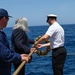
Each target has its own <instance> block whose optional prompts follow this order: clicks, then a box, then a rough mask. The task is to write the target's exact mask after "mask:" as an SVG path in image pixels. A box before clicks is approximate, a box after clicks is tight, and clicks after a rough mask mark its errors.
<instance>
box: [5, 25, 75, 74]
mask: <svg viewBox="0 0 75 75" xmlns="http://www.w3.org/2000/svg"><path fill="white" fill-rule="evenodd" d="M48 27H49V26H48V25H47V26H46V25H45V26H29V32H28V33H27V35H28V37H29V38H30V39H35V38H37V37H38V36H42V35H43V34H44V33H45V32H46V31H47V29H48ZM62 27H63V28H64V30H65V47H66V49H67V57H66V61H65V65H64V75H75V24H67V25H62ZM4 31H5V33H6V34H7V37H8V41H9V43H10V44H11V33H12V27H7V28H5V29H4ZM10 46H11V45H10ZM51 53H52V51H50V52H49V53H48V54H47V55H46V56H37V54H33V55H32V56H33V59H32V62H31V63H27V64H26V69H25V71H26V74H25V75H53V70H52V55H51ZM11 71H12V74H13V72H14V67H13V64H12V68H11Z"/></svg>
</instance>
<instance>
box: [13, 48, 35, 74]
mask: <svg viewBox="0 0 75 75" xmlns="http://www.w3.org/2000/svg"><path fill="white" fill-rule="evenodd" d="M34 51H35V49H34V50H32V51H31V52H30V53H29V55H28V57H30V56H31V55H32V54H33V53H34ZM24 64H26V61H23V62H22V63H21V64H20V65H19V67H18V68H17V69H16V71H15V72H14V73H13V75H17V74H18V73H19V71H20V70H21V69H22V67H23V66H24Z"/></svg>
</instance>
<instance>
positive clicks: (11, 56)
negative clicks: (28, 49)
mask: <svg viewBox="0 0 75 75" xmlns="http://www.w3.org/2000/svg"><path fill="white" fill-rule="evenodd" d="M9 17H11V16H9V15H8V12H7V11H6V10H5V9H2V8H1V9H0V75H11V63H12V62H14V63H18V62H21V61H23V60H26V61H27V62H28V60H29V58H28V57H26V54H21V55H20V54H18V53H16V52H13V51H11V50H10V48H9V43H8V41H7V37H6V34H5V33H4V32H3V28H5V27H6V26H7V23H8V20H9Z"/></svg>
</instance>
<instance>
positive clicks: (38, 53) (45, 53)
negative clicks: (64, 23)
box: [35, 36, 50, 56]
mask: <svg viewBox="0 0 75 75" xmlns="http://www.w3.org/2000/svg"><path fill="white" fill-rule="evenodd" d="M41 37H42V36H39V37H38V38H36V39H35V41H38V40H39V39H40V38H41ZM44 42H45V43H49V42H50V41H49V40H45V41H44ZM49 51H50V46H47V47H46V50H38V49H37V52H36V53H37V55H38V56H41V55H47V54H48V52H49Z"/></svg>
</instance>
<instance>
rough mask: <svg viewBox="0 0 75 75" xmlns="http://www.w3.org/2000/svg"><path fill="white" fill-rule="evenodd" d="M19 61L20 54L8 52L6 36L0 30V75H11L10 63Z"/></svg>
mask: <svg viewBox="0 0 75 75" xmlns="http://www.w3.org/2000/svg"><path fill="white" fill-rule="evenodd" d="M20 61H21V57H20V54H17V53H16V52H13V51H11V50H10V48H9V43H8V41H7V37H6V35H5V33H4V32H3V31H2V30H0V75H11V63H12V62H14V63H18V62H20Z"/></svg>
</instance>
